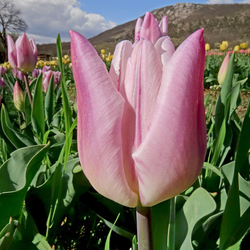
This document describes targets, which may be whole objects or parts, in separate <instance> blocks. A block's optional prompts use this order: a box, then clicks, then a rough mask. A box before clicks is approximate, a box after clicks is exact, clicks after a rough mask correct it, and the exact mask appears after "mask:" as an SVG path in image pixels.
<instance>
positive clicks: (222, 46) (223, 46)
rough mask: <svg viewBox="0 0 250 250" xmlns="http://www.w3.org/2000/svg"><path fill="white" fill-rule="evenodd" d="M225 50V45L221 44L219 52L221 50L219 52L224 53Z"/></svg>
mask: <svg viewBox="0 0 250 250" xmlns="http://www.w3.org/2000/svg"><path fill="white" fill-rule="evenodd" d="M226 49H227V46H226V44H224V43H222V44H221V45H220V50H221V51H225V50H226Z"/></svg>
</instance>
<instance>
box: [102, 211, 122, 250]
mask: <svg viewBox="0 0 250 250" xmlns="http://www.w3.org/2000/svg"><path fill="white" fill-rule="evenodd" d="M119 216H120V214H118V215H117V217H116V220H115V222H114V224H113V226H112V228H111V229H110V231H109V233H108V236H107V239H106V242H105V248H104V249H105V250H110V238H111V233H112V230H113V227H114V225H115V223H116V222H117V220H118V219H119Z"/></svg>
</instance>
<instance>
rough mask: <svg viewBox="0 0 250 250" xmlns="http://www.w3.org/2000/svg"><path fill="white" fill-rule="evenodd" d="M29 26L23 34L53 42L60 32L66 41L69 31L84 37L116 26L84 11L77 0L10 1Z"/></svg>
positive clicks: (68, 38)
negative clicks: (20, 12)
mask: <svg viewBox="0 0 250 250" xmlns="http://www.w3.org/2000/svg"><path fill="white" fill-rule="evenodd" d="M13 2H14V3H15V4H16V6H17V7H18V8H19V9H20V10H21V11H22V16H23V18H24V20H25V22H26V23H27V24H28V26H29V28H28V30H27V32H26V33H27V35H28V36H29V38H34V39H35V41H36V43H37V44H39V43H54V42H55V41H56V37H57V34H58V33H60V35H61V39H62V41H70V36H69V31H70V30H75V31H77V32H79V33H81V34H82V35H84V36H85V37H86V38H90V37H92V36H95V35H97V34H99V33H101V32H103V31H105V30H107V29H111V28H113V27H114V26H116V23H115V22H112V21H107V20H105V18H104V17H103V16H101V15H99V14H94V13H87V12H85V11H83V10H82V9H81V8H80V7H81V5H80V2H78V1H77V0H53V1H52V0H39V1H37V0H22V1H20V0H14V1H13Z"/></svg>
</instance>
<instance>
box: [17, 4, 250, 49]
mask: <svg viewBox="0 0 250 250" xmlns="http://www.w3.org/2000/svg"><path fill="white" fill-rule="evenodd" d="M12 1H13V3H14V4H15V5H16V7H17V8H19V9H20V10H21V12H22V17H23V19H24V20H25V22H26V23H27V25H28V27H29V28H28V30H27V31H26V34H27V35H28V37H29V38H33V39H34V40H35V42H36V44H43V43H55V42H56V37H57V35H58V33H60V36H61V40H62V41H63V42H68V41H70V36H69V31H70V30H75V31H77V32H79V33H81V34H82V35H83V36H85V37H86V38H90V37H93V36H95V35H98V34H99V33H101V32H103V31H105V30H107V29H111V28H113V27H115V26H116V25H120V24H123V23H126V22H129V21H131V20H134V19H137V18H138V17H140V16H142V15H144V14H145V13H146V12H147V11H148V12H150V11H152V10H154V9H158V8H162V7H165V6H168V5H174V4H176V3H178V2H185V3H202V4H206V3H208V4H221V3H222V4H223V3H250V0H182V1H181V0H179V1H178V0H154V1H152V0H151V1H150V0H126V1H121V0H120V1H119V0H21V1H20V0H12Z"/></svg>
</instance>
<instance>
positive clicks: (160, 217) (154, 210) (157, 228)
mask: <svg viewBox="0 0 250 250" xmlns="http://www.w3.org/2000/svg"><path fill="white" fill-rule="evenodd" d="M169 213H170V200H166V201H164V202H161V203H159V204H157V205H155V206H153V207H151V221H152V231H153V248H154V249H166V246H167V233H168V224H169ZM159 221H160V222H161V223H159Z"/></svg>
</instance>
